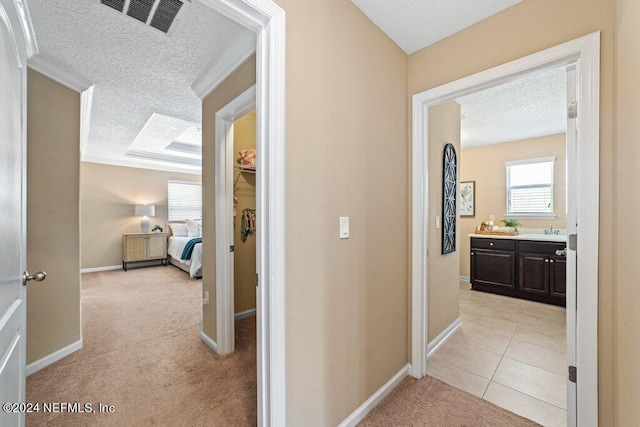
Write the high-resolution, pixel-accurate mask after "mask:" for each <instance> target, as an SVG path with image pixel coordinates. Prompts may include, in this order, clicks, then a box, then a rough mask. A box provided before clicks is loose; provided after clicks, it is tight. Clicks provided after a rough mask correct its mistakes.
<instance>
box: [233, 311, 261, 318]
mask: <svg viewBox="0 0 640 427" xmlns="http://www.w3.org/2000/svg"><path fill="white" fill-rule="evenodd" d="M255 315H256V309H255V308H252V309H251V310H247V311H241V312H240V313H236V314H235V315H234V318H235V319H236V320H240V319H244V318H245V317H251V316H255Z"/></svg>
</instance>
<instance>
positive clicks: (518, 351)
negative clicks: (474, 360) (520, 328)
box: [504, 339, 568, 375]
mask: <svg viewBox="0 0 640 427" xmlns="http://www.w3.org/2000/svg"><path fill="white" fill-rule="evenodd" d="M504 355H505V356H506V357H508V358H510V359H513V360H517V361H519V362H523V363H526V364H527V365H532V366H535V367H537V368H541V369H544V370H545V371H550V372H553V373H554V374H558V375H565V374H566V373H567V366H568V364H567V354H566V353H564V352H560V351H554V350H551V349H549V348H546V347H540V346H538V345H535V344H530V343H527V342H524V341H520V340H517V339H513V340H511V342H510V343H509V346H508V347H507V351H506V352H505V353H504Z"/></svg>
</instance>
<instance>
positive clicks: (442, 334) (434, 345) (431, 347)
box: [427, 317, 462, 359]
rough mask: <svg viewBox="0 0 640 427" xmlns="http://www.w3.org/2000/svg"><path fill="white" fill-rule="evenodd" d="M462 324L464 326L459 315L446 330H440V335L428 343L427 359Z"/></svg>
mask: <svg viewBox="0 0 640 427" xmlns="http://www.w3.org/2000/svg"><path fill="white" fill-rule="evenodd" d="M460 326H462V319H461V318H460V317H458V318H457V319H456V320H454V321H453V322H452V323H451V324H450V325H449V326H447V327H446V328H445V330H444V331H442V332H440V335H438V336H437V337H435V339H434V340H433V341H431V342H430V343H429V344H427V359H428V358H430V357H431V356H433V354H434V353H435V352H436V350H438V348H440V346H441V345H442V344H444V343H445V342H446V341H447V340H448V339H449V338H450V337H451V335H453V333H454V332H455V331H457V330H458V328H459V327H460Z"/></svg>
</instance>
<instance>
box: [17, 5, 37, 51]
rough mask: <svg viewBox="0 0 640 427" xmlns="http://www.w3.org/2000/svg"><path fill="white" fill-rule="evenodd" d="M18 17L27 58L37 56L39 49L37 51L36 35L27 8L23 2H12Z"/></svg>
mask: <svg viewBox="0 0 640 427" xmlns="http://www.w3.org/2000/svg"><path fill="white" fill-rule="evenodd" d="M13 3H14V4H15V6H16V10H17V12H18V16H20V23H21V24H22V35H23V36H24V41H25V45H26V47H27V58H31V57H32V56H34V55H37V54H38V52H39V51H40V49H38V42H37V41H36V33H35V31H34V29H33V21H32V20H31V13H29V6H28V5H27V2H26V1H25V0H14V2H13Z"/></svg>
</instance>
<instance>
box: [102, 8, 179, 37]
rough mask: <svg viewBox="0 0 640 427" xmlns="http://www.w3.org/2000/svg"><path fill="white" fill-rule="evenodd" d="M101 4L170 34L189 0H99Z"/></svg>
mask: <svg viewBox="0 0 640 427" xmlns="http://www.w3.org/2000/svg"><path fill="white" fill-rule="evenodd" d="M99 1H100V3H101V4H103V5H105V6H108V7H110V8H111V9H115V10H117V11H118V12H121V13H124V14H125V15H127V16H130V17H131V18H133V19H136V20H137V21H140V22H142V23H143V24H145V25H149V26H150V27H152V28H155V29H156V30H159V31H162V32H163V33H165V34H169V35H170V34H171V33H172V32H173V29H174V27H175V23H176V22H177V21H179V19H180V18H179V17H180V15H181V14H182V13H183V12H184V11H185V10H186V9H187V6H188V5H189V4H190V3H191V0H99Z"/></svg>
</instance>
